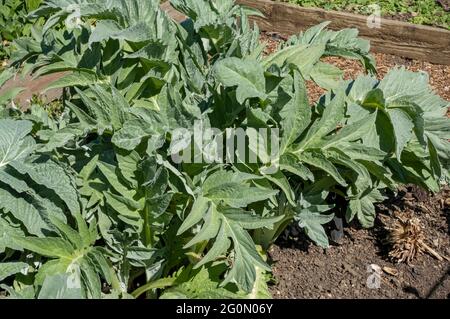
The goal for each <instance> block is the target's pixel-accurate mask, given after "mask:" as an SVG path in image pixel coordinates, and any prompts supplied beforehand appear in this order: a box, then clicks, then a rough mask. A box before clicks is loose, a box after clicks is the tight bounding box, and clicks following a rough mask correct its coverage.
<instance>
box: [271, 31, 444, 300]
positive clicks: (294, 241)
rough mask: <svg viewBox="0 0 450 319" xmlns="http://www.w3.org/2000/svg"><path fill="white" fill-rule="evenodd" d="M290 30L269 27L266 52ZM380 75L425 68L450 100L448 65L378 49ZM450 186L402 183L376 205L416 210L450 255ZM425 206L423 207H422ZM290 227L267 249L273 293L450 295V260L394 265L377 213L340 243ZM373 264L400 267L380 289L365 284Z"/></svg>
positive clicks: (345, 66)
mask: <svg viewBox="0 0 450 319" xmlns="http://www.w3.org/2000/svg"><path fill="white" fill-rule="evenodd" d="M284 38H286V35H282V34H278V33H273V32H269V33H266V34H264V36H263V40H264V41H265V43H267V49H266V52H265V54H270V53H273V52H274V51H276V49H277V46H278V41H279V39H284ZM374 56H375V59H376V61H377V72H378V77H379V78H383V77H384V75H385V74H386V73H387V71H388V70H390V69H391V68H393V67H405V68H407V69H409V70H411V71H424V72H427V73H428V74H429V75H430V84H431V86H432V87H433V89H434V90H435V91H436V93H438V94H439V95H440V96H442V97H443V98H445V99H447V100H449V101H450V66H448V65H437V64H432V63H429V62H424V61H418V60H411V59H405V58H401V57H398V56H395V55H390V54H382V53H376V54H374ZM325 61H326V62H328V63H332V64H334V65H336V66H338V67H339V68H340V69H342V70H344V71H345V75H344V77H345V78H346V79H350V78H355V77H357V75H358V74H360V73H363V69H362V67H361V65H360V64H359V63H358V62H357V61H355V60H345V59H341V58H334V57H333V58H325ZM308 91H309V94H308V96H309V97H310V102H311V103H313V102H315V101H316V100H317V99H318V98H319V97H320V96H321V95H322V94H323V90H322V89H321V88H319V87H318V86H316V85H314V84H313V83H312V82H310V83H308ZM449 198H450V190H449V189H448V188H446V189H445V190H443V191H442V192H441V193H439V194H436V195H435V196H433V195H432V194H428V193H426V192H424V191H422V190H420V189H418V188H414V187H404V188H401V189H400V190H399V194H398V196H394V194H392V197H391V198H390V199H389V200H387V202H386V203H385V204H381V205H379V206H378V207H377V209H378V213H379V214H382V216H383V217H384V220H385V221H386V219H392V214H393V213H394V212H395V208H394V207H398V208H401V209H405V208H409V209H412V210H414V212H415V213H417V215H418V218H419V219H420V221H421V223H422V224H423V225H424V226H425V230H426V233H427V236H428V238H432V239H433V243H432V244H433V247H434V248H435V249H436V250H439V252H440V253H442V254H444V255H446V256H450V237H449V234H450V199H449ZM424 207H425V208H424ZM294 234H295V235H296V236H293V235H292V233H289V232H287V233H286V236H285V237H284V238H283V239H281V240H279V241H278V243H277V244H276V245H275V246H274V247H273V248H272V249H271V251H270V252H269V254H270V257H271V259H272V262H273V275H274V283H273V285H272V286H271V293H272V295H273V297H274V298H450V273H449V271H450V268H449V267H450V264H449V263H448V261H445V260H444V261H438V260H436V259H435V258H434V257H431V256H429V255H423V256H421V257H420V258H419V259H418V260H417V262H415V263H414V265H406V264H400V265H396V264H394V263H392V262H390V261H389V259H388V258H387V252H386V246H383V240H384V239H385V238H384V237H385V227H384V226H383V223H382V222H381V220H380V218H377V222H376V226H375V228H374V229H370V230H367V229H361V228H360V227H355V225H350V226H349V227H345V230H344V234H345V237H344V238H343V240H342V242H340V243H339V244H337V243H334V245H332V247H330V248H329V249H322V248H320V247H318V246H315V245H311V244H310V242H309V241H308V239H307V238H306V236H304V235H301V234H299V233H297V232H296V231H295V230H294ZM370 264H377V265H379V266H381V267H389V268H393V269H396V270H397V271H398V275H397V276H392V275H388V274H386V273H383V275H382V277H383V282H382V286H381V288H380V289H369V288H367V286H366V280H367V277H368V276H369V275H370V274H368V273H367V271H366V268H367V266H368V265H370Z"/></svg>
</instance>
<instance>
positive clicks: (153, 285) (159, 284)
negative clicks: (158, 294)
mask: <svg viewBox="0 0 450 319" xmlns="http://www.w3.org/2000/svg"><path fill="white" fill-rule="evenodd" d="M176 279H177V278H162V279H158V280H156V281H153V282H149V283H147V284H145V285H143V286H142V287H139V288H137V289H136V290H135V291H133V292H132V293H131V295H132V296H133V297H134V298H137V297H139V296H140V295H142V294H143V293H145V292H147V291H149V290H151V289H157V288H166V287H170V286H173V285H174V283H175V280H176Z"/></svg>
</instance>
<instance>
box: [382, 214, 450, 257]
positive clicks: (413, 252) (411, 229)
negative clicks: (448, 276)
mask: <svg viewBox="0 0 450 319" xmlns="http://www.w3.org/2000/svg"><path fill="white" fill-rule="evenodd" d="M388 230H389V235H388V243H389V244H390V245H391V246H392V249H391V251H390V252H389V257H390V258H392V259H393V260H394V261H396V262H398V263H401V262H406V263H408V264H409V263H411V262H412V261H413V259H414V258H415V257H416V256H417V255H418V254H420V253H423V252H425V251H426V252H428V253H430V254H431V255H432V256H434V257H436V258H437V259H439V260H443V258H442V256H441V255H439V254H438V253H437V252H436V251H435V250H433V249H432V248H431V247H429V246H428V245H427V244H426V243H425V233H424V232H423V229H422V226H421V224H420V220H419V219H418V218H417V217H415V216H414V215H413V213H412V212H406V213H400V212H396V213H395V220H394V222H393V225H392V226H391V227H389V228H388Z"/></svg>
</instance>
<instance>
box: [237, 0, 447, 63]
mask: <svg viewBox="0 0 450 319" xmlns="http://www.w3.org/2000/svg"><path fill="white" fill-rule="evenodd" d="M238 2H239V3H241V4H243V5H246V6H250V7H253V8H256V9H258V10H260V11H261V12H262V13H263V14H264V16H265V17H264V18H260V17H257V18H255V19H254V20H255V21H256V22H257V23H258V26H259V27H260V28H261V29H262V30H265V31H276V32H280V33H284V34H290V35H291V34H297V33H299V32H300V31H301V30H305V29H307V28H309V27H311V26H313V25H317V24H319V23H321V22H323V21H330V22H331V24H330V28H331V29H335V30H338V29H343V28H358V30H359V33H360V35H361V36H362V37H364V38H367V39H369V40H370V41H371V45H372V49H373V51H375V52H381V53H388V54H395V55H398V56H402V57H406V58H413V59H419V60H423V61H429V62H433V63H438V64H450V31H448V30H445V29H442V28H433V27H429V26H422V25H415V24H411V23H406V22H401V21H395V20H389V19H383V18H382V19H381V20H380V26H379V27H375V28H373V27H369V26H368V24H367V22H368V21H367V17H366V16H363V15H358V14H353V13H347V12H337V11H327V10H323V9H318V8H303V7H300V6H298V5H293V4H289V3H284V2H274V1H271V0H239V1H238Z"/></svg>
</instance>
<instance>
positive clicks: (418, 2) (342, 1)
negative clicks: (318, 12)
mask: <svg viewBox="0 0 450 319" xmlns="http://www.w3.org/2000/svg"><path fill="white" fill-rule="evenodd" d="M286 2H290V3H295V4H299V5H301V6H303V7H315V8H323V9H325V10H336V11H348V12H353V13H359V14H364V15H370V14H372V13H373V9H371V8H370V7H369V6H370V5H371V4H378V5H379V6H380V8H381V14H382V16H384V17H388V18H391V17H392V18H394V19H400V20H403V21H408V22H412V23H416V24H424V25H432V26H437V27H442V28H446V29H449V30H450V12H446V11H445V10H444V8H443V7H442V6H441V5H440V4H439V3H437V2H436V0H378V1H373V0H333V1H329V0H288V1H286Z"/></svg>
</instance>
